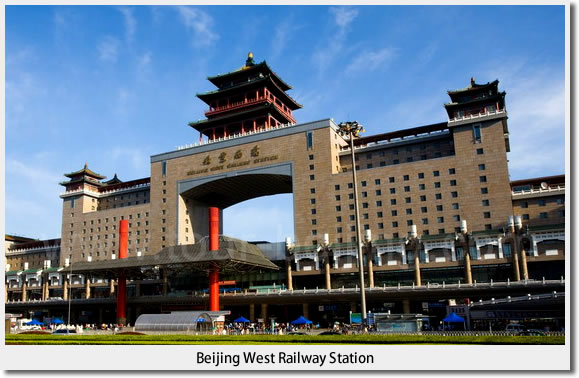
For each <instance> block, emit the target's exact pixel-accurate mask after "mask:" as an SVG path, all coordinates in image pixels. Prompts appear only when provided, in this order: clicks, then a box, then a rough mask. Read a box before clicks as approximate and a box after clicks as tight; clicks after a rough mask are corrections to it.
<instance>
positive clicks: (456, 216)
mask: <svg viewBox="0 0 579 378" xmlns="http://www.w3.org/2000/svg"><path fill="white" fill-rule="evenodd" d="M452 219H453V220H454V221H456V222H459V221H460V215H453V216H452Z"/></svg>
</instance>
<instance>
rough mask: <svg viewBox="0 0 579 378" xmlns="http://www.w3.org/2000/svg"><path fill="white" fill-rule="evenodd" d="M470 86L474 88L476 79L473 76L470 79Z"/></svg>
mask: <svg viewBox="0 0 579 378" xmlns="http://www.w3.org/2000/svg"><path fill="white" fill-rule="evenodd" d="M470 86H471V87H474V77H473V76H471V77H470Z"/></svg>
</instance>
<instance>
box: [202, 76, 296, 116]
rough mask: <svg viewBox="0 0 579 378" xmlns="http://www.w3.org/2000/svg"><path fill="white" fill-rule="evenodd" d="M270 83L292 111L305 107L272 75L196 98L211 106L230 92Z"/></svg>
mask: <svg viewBox="0 0 579 378" xmlns="http://www.w3.org/2000/svg"><path fill="white" fill-rule="evenodd" d="M268 81H269V83H270V84H271V86H272V87H273V88H275V89H276V92H277V94H278V95H279V97H283V99H285V100H286V101H287V103H286V106H288V105H289V106H288V107H289V108H290V109H291V110H297V109H300V108H302V107H303V106H302V105H301V104H298V103H297V101H296V100H294V99H293V98H292V97H291V96H289V95H288V94H287V93H286V92H285V90H284V89H283V88H281V87H280V86H279V85H277V83H276V82H275V80H273V79H272V76H271V75H267V76H265V77H263V78H260V79H255V80H252V81H250V82H247V83H243V84H239V85H236V86H234V87H229V88H225V89H218V90H215V91H210V92H204V93H197V94H196V96H197V97H198V98H199V99H200V100H201V101H203V102H204V103H206V104H207V105H210V104H211V101H213V100H218V99H219V98H221V97H222V96H223V95H225V94H227V93H228V92H235V91H237V90H239V89H242V88H248V87H249V88H251V86H253V85H256V84H260V83H264V82H268Z"/></svg>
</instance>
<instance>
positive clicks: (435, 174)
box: [432, 171, 440, 177]
mask: <svg viewBox="0 0 579 378" xmlns="http://www.w3.org/2000/svg"><path fill="white" fill-rule="evenodd" d="M432 174H433V175H434V177H438V176H440V171H433V172H432Z"/></svg>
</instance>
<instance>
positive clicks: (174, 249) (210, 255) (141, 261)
mask: <svg viewBox="0 0 579 378" xmlns="http://www.w3.org/2000/svg"><path fill="white" fill-rule="evenodd" d="M160 268H168V269H172V270H197V271H209V270H212V269H215V268H217V269H218V270H219V271H220V272H247V271H252V270H256V269H275V270H277V269H279V267H278V266H277V265H275V264H274V263H272V262H271V261H269V260H268V259H267V258H266V257H265V256H264V255H263V252H262V251H261V250H260V249H259V248H258V247H257V246H255V245H253V244H250V243H248V242H246V241H243V240H239V239H234V238H231V237H228V236H224V235H221V236H219V249H218V250H216V251H210V250H209V238H208V237H205V238H203V239H201V240H200V241H199V242H198V243H196V244H189V245H177V246H171V247H167V248H164V249H162V250H161V251H160V252H159V253H157V254H156V255H150V256H137V257H128V258H125V259H116V260H102V261H90V262H88V261H83V262H80V263H75V264H73V265H72V269H70V267H68V268H66V270H67V271H68V270H69V269H70V270H71V271H72V272H73V273H75V274H86V273H92V274H96V275H99V276H102V277H112V278H114V277H118V275H119V273H120V272H125V274H126V275H127V276H128V277H146V276H154V275H157V274H158V271H159V269H160Z"/></svg>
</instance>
